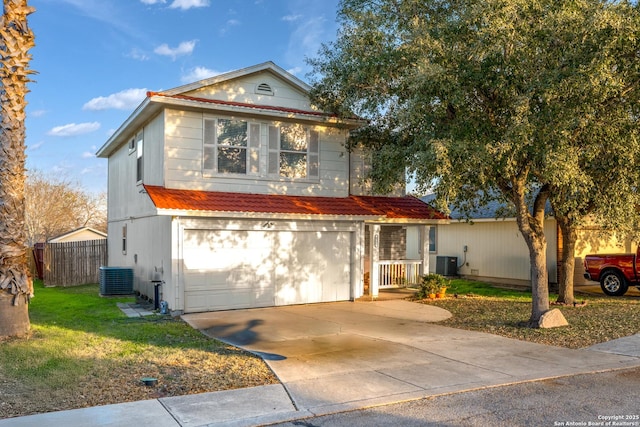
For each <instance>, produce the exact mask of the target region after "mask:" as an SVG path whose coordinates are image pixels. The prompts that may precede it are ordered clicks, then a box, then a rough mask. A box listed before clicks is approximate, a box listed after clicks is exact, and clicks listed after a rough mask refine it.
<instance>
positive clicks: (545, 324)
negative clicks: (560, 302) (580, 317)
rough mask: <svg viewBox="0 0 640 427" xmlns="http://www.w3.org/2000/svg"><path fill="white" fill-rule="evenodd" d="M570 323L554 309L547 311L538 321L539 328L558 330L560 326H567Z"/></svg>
mask: <svg viewBox="0 0 640 427" xmlns="http://www.w3.org/2000/svg"><path fill="white" fill-rule="evenodd" d="M567 325H569V322H567V319H565V317H564V315H563V314H562V312H561V311H560V310H558V309H557V308H554V309H553V310H549V311H546V312H545V313H544V314H543V315H542V316H540V320H539V321H538V327H539V328H557V327H559V326H567Z"/></svg>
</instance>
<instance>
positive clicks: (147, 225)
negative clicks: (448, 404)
mask: <svg viewBox="0 0 640 427" xmlns="http://www.w3.org/2000/svg"><path fill="white" fill-rule="evenodd" d="M309 89H310V87H309V86H308V85H307V84H305V83H304V82H302V81H301V80H299V79H298V78H296V77H295V76H293V75H291V74H289V73H287V72H286V71H285V70H283V69H282V68H280V67H278V66H276V65H275V64H273V63H272V62H266V63H263V64H259V65H256V66H253V67H249V68H245V69H242V70H238V71H234V72H230V73H226V74H222V75H219V76H216V77H212V78H209V79H205V80H201V81H198V82H195V83H192V84H188V85H185V86H181V87H177V88H175V89H170V90H165V91H162V92H149V93H148V94H147V97H146V99H145V100H144V101H143V102H142V103H141V104H140V106H139V107H138V108H137V109H136V110H135V111H134V112H133V113H132V114H131V115H130V116H129V118H128V119H127V120H126V121H125V122H124V123H123V124H122V125H121V126H120V128H119V129H118V130H117V131H116V132H115V133H114V134H113V135H112V136H111V137H110V138H109V139H108V141H107V142H106V143H105V144H104V145H103V146H102V147H101V148H100V149H99V151H98V153H97V155H98V156H99V157H103V158H107V159H108V171H109V172H108V173H109V176H108V221H109V226H108V228H109V229H108V236H109V237H108V239H109V265H110V266H121V267H132V268H133V269H134V278H135V279H134V289H136V290H137V291H138V292H140V293H141V294H143V295H148V296H151V297H152V296H153V285H152V283H151V281H152V280H153V279H156V280H160V281H162V299H163V300H164V301H166V302H167V304H168V306H169V309H170V310H171V311H172V312H175V313H181V312H197V311H210V310H222V309H233V308H249V307H265V306H275V305H287V304H303V303H314V302H328V301H342V300H353V299H355V298H359V297H361V296H363V295H364V294H365V278H366V277H368V274H365V273H367V272H369V271H372V272H375V273H374V274H371V284H370V286H367V290H366V292H367V294H370V295H372V296H374V297H375V296H376V295H377V291H378V289H379V287H381V286H393V285H395V284H397V283H400V282H406V281H413V280H415V278H416V276H417V275H419V274H422V272H426V271H428V256H429V250H428V247H429V245H428V235H429V232H428V227H429V225H430V224H435V223H438V222H443V221H446V219H445V217H444V216H443V215H442V214H440V213H439V212H437V211H434V210H433V209H431V208H430V207H429V206H428V205H427V204H425V203H424V202H422V201H420V200H419V199H417V198H414V197H409V196H404V195H395V196H393V197H383V196H373V195H371V194H369V191H368V187H367V186H366V185H365V183H364V180H363V179H362V178H363V176H364V172H365V170H366V167H367V162H366V161H365V157H364V156H363V155H362V154H361V153H358V152H349V151H348V150H347V149H346V148H345V143H346V140H347V138H348V135H349V132H350V130H352V129H354V128H356V127H358V126H361V125H362V124H363V122H362V121H361V120H358V119H352V120H339V119H337V118H336V117H335V116H333V115H331V114H327V113H324V112H322V111H318V110H317V109H316V108H314V107H313V105H311V103H310V101H309V97H308V92H309ZM408 230H409V231H410V232H409V233H408V232H407V231H408ZM407 235H409V236H418V237H417V238H416V237H412V238H407Z"/></svg>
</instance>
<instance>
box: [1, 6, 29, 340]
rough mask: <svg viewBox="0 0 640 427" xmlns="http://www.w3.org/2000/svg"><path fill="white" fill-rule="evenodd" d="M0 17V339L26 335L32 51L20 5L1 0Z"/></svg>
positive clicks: (25, 12) (24, 8)
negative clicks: (26, 150) (27, 123)
mask: <svg viewBox="0 0 640 427" xmlns="http://www.w3.org/2000/svg"><path fill="white" fill-rule="evenodd" d="M3 1H4V3H3V5H4V7H3V10H2V15H1V18H0V56H1V57H2V61H0V108H1V110H0V338H3V337H12V336H22V335H24V334H26V333H27V332H28V331H29V327H30V323H29V312H28V307H27V304H28V302H29V299H30V298H31V296H32V295H33V283H32V281H31V277H30V276H29V270H28V266H27V252H26V246H25V234H26V230H25V222H24V212H25V203H24V189H25V173H24V170H25V153H24V148H25V145H24V141H25V123H24V120H25V105H26V101H25V95H26V94H27V82H29V77H28V76H29V74H31V73H32V71H30V70H29V69H28V66H29V61H30V60H31V55H30V54H29V53H28V50H29V49H30V48H31V47H33V45H34V39H33V33H32V32H31V30H29V28H28V26H27V15H29V14H30V13H32V12H33V9H32V8H31V7H29V6H27V2H26V0H3Z"/></svg>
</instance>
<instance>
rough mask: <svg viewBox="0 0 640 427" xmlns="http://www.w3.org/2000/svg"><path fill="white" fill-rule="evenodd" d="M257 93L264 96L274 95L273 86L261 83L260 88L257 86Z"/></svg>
mask: <svg viewBox="0 0 640 427" xmlns="http://www.w3.org/2000/svg"><path fill="white" fill-rule="evenodd" d="M256 93H259V94H262V95H273V89H272V88H271V85H269V83H260V84H259V85H258V86H256Z"/></svg>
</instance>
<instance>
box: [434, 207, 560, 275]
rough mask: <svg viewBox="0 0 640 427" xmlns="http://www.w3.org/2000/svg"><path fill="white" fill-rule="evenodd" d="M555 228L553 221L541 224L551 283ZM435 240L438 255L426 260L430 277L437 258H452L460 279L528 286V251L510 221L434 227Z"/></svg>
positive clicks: (555, 266)
mask: <svg viewBox="0 0 640 427" xmlns="http://www.w3.org/2000/svg"><path fill="white" fill-rule="evenodd" d="M555 227H556V225H555V221H554V220H547V221H546V222H545V234H546V236H547V271H548V273H549V277H550V280H551V281H552V282H555V281H556V277H557V276H556V271H557V254H556V247H557V242H556V231H555ZM436 239H437V251H438V252H437V254H431V255H430V257H429V265H430V271H431V272H432V273H434V272H435V270H436V257H437V256H455V257H457V258H458V266H461V267H460V268H459V270H458V273H459V274H461V275H463V276H468V277H470V278H478V279H483V280H489V281H494V282H501V283H513V284H529V283H530V280H531V269H530V263H529V250H528V248H527V245H526V243H525V241H524V239H523V238H522V235H521V234H520V231H519V230H518V225H517V223H516V222H515V221H513V220H491V221H488V222H485V221H477V222H475V223H473V224H469V223H465V222H451V224H447V225H440V226H438V232H437V235H436ZM465 246H467V252H466V254H465V253H464V247H465Z"/></svg>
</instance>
